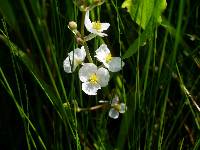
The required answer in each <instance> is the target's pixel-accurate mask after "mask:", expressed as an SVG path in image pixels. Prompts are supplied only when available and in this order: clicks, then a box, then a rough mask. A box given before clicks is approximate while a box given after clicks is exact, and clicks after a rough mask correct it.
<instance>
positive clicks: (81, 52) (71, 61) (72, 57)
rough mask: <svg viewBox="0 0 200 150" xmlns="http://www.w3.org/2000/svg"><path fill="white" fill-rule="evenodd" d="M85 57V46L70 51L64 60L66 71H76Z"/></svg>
mask: <svg viewBox="0 0 200 150" xmlns="http://www.w3.org/2000/svg"><path fill="white" fill-rule="evenodd" d="M85 57H86V52H85V49H84V47H83V46H82V47H81V49H80V48H76V49H75V50H74V51H71V52H70V53H68V57H67V58H66V59H65V60H64V62H63V67H64V70H65V72H67V73H72V72H73V71H75V69H76V67H77V66H78V65H79V64H81V63H82V62H83V61H84V59H85ZM72 66H73V67H72ZM72 68H73V69H72Z"/></svg>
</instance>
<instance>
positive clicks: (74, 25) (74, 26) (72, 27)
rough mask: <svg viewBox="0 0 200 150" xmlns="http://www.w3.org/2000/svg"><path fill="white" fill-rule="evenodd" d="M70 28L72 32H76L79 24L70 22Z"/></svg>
mask: <svg viewBox="0 0 200 150" xmlns="http://www.w3.org/2000/svg"><path fill="white" fill-rule="evenodd" d="M68 28H69V29H70V30H72V31H73V30H76V29H77V24H76V22H74V21H70V22H69V24H68Z"/></svg>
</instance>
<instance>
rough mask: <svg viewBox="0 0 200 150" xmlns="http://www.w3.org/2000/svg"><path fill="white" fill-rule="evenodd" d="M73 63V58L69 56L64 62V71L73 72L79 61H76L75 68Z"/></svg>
mask: <svg viewBox="0 0 200 150" xmlns="http://www.w3.org/2000/svg"><path fill="white" fill-rule="evenodd" d="M72 64H73V60H71V59H69V56H68V57H67V58H66V59H65V60H64V62H63V68H64V71H65V72H67V73H72V72H73V71H74V70H75V69H76V67H77V66H78V64H77V63H74V64H73V69H72Z"/></svg>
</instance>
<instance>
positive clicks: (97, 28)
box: [92, 21, 101, 31]
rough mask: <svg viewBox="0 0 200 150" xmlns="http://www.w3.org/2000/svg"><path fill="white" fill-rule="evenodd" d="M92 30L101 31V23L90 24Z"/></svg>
mask: <svg viewBox="0 0 200 150" xmlns="http://www.w3.org/2000/svg"><path fill="white" fill-rule="evenodd" d="M92 28H93V29H96V30H97V31H99V30H101V23H100V22H99V21H95V22H92Z"/></svg>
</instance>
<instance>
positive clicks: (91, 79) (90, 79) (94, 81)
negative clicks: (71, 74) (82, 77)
mask: <svg viewBox="0 0 200 150" xmlns="http://www.w3.org/2000/svg"><path fill="white" fill-rule="evenodd" d="M97 81H98V78H97V75H96V74H95V73H94V74H92V75H91V76H90V78H89V82H90V83H93V84H96V83H97Z"/></svg>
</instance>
